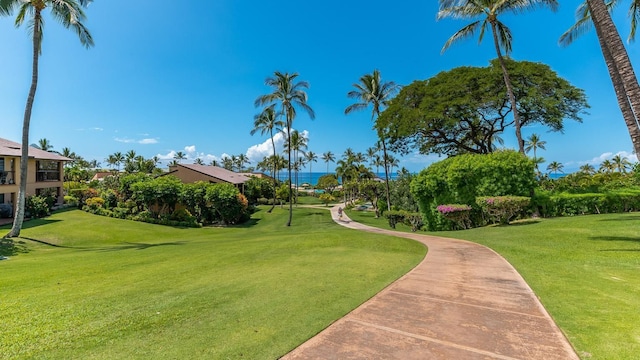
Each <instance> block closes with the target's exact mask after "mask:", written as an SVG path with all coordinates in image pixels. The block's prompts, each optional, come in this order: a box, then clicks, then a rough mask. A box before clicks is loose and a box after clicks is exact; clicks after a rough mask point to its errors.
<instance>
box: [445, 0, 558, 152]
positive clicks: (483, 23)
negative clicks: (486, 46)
mask: <svg viewBox="0 0 640 360" xmlns="http://www.w3.org/2000/svg"><path fill="white" fill-rule="evenodd" d="M537 6H548V7H549V8H550V9H551V10H552V11H555V10H556V9H557V7H558V2H557V1H556V0H527V1H516V0H475V1H472V0H466V1H461V0H440V10H439V11H438V15H437V19H438V20H440V19H443V18H447V17H453V18H458V19H475V18H477V17H479V16H482V17H484V19H483V20H476V21H473V22H472V23H471V24H468V25H467V26H465V27H463V28H462V29H460V30H458V31H457V32H456V33H455V34H453V35H452V36H451V37H450V38H449V40H447V42H446V43H445V44H444V46H443V47H442V52H444V51H446V50H447V49H448V48H449V47H450V46H451V45H452V44H453V43H455V42H456V41H459V40H462V39H466V38H468V37H471V36H473V35H474V34H475V32H476V31H477V30H480V34H479V35H478V42H482V38H483V37H484V33H485V31H486V30H487V28H490V29H491V34H492V35H493V44H494V46H495V48H496V54H497V55H498V61H499V62H500V67H501V68H502V76H503V78H504V84H505V86H506V88H507V96H508V97H509V102H510V103H511V112H512V113H513V123H514V125H515V128H516V138H517V140H518V150H519V151H520V153H522V154H523V155H524V140H523V139H522V130H521V128H522V123H521V121H520V114H519V113H518V107H517V104H516V96H515V94H514V92H513V87H512V85H511V80H510V79H509V73H508V72H507V66H506V64H505V61H504V57H503V56H502V50H504V52H505V54H506V55H509V53H510V52H511V41H512V37H511V30H509V28H508V27H507V26H506V25H505V24H504V23H502V22H501V21H499V20H498V16H499V15H502V14H504V13H506V12H511V13H514V14H518V13H521V12H524V11H526V10H531V9H533V8H535V7H537Z"/></svg>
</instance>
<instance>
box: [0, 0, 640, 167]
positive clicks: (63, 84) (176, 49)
mask: <svg viewBox="0 0 640 360" xmlns="http://www.w3.org/2000/svg"><path fill="white" fill-rule="evenodd" d="M579 3H580V1H577V0H564V1H562V3H561V6H560V9H559V10H558V11H557V12H556V13H552V12H551V11H549V10H546V9H545V10H537V11H535V12H531V13H527V14H522V15H517V16H507V17H504V18H503V19H502V21H503V22H505V23H506V24H507V25H508V26H509V27H510V28H511V30H512V33H513V37H514V42H513V52H512V53H511V57H512V58H514V59H515V60H527V61H535V62H541V63H545V64H548V65H549V66H551V68H552V69H553V70H554V71H556V72H557V73H558V75H559V76H561V77H563V78H565V79H567V80H568V81H569V82H570V83H571V84H572V85H574V86H577V87H579V88H582V89H584V90H585V92H586V94H587V97H588V101H589V103H590V105H591V109H589V110H588V112H589V113H588V114H586V115H584V117H583V118H584V122H583V123H582V124H578V123H575V122H572V121H567V123H566V131H565V132H564V134H558V133H549V132H547V130H546V129H545V128H542V127H530V128H525V129H524V130H523V133H524V136H525V137H528V136H529V135H530V134H531V133H534V132H535V133H538V134H539V135H540V136H541V138H542V140H545V141H547V146H546V148H547V149H546V151H540V153H539V154H540V156H542V157H544V158H545V159H546V160H547V161H558V162H561V163H563V164H564V166H565V172H571V171H575V170H576V169H577V168H578V167H579V166H580V165H582V164H585V163H591V164H594V165H595V166H596V167H597V165H598V164H600V163H601V162H602V160H604V159H606V158H610V157H611V156H613V155H615V154H617V153H621V154H622V155H629V156H630V158H631V159H632V160H634V159H635V156H634V155H631V151H632V146H631V141H630V138H629V135H628V132H627V130H626V127H625V125H624V121H623V120H622V116H621V114H620V110H619V108H618V106H617V102H616V99H615V94H614V92H613V88H612V85H611V81H610V79H609V76H608V73H607V69H606V67H605V64H604V61H603V58H602V54H601V52H600V48H599V46H598V42H597V39H596V37H595V33H594V32H593V31H592V32H590V33H587V34H585V35H584V36H583V37H581V38H579V39H578V40H577V41H576V42H575V43H574V44H573V45H571V46H569V47H567V48H561V47H559V46H558V44H557V40H558V38H559V36H560V35H561V34H562V33H563V32H564V31H565V30H566V29H568V28H569V27H570V26H571V25H572V24H573V23H574V12H575V9H576V7H577V6H578V4H579ZM622 3H623V4H622V6H621V7H620V8H619V9H618V10H617V11H616V12H615V13H614V20H615V21H616V24H617V25H618V28H619V30H620V33H621V34H622V36H623V38H625V39H626V36H627V34H628V19H627V17H626V10H627V9H626V6H628V4H627V2H622ZM436 12H437V1H413V0H412V1H408V0H407V1H401V2H388V1H377V0H376V1H366V2H365V1H336V0H325V1H322V2H305V1H292V0H276V1H270V2H264V1H246V0H245V1H242V0H218V1H211V2H206V3H203V2H202V1H189V0H187V1H181V2H179V6H176V2H175V1H169V0H137V1H130V0H95V2H94V3H92V4H91V5H90V6H89V8H88V9H87V10H86V15H87V21H86V22H85V25H86V26H87V27H88V28H89V30H90V31H91V33H92V35H93V37H94V40H95V47H93V48H91V49H85V48H84V47H82V46H81V44H80V42H79V41H78V39H77V37H76V35H75V34H74V33H73V32H72V31H70V30H67V29H64V28H63V27H62V26H61V25H59V24H58V23H56V22H55V20H53V19H47V22H46V25H45V34H44V43H43V49H42V56H41V58H40V82H39V86H38V93H37V95H36V100H35V106H34V111H33V116H32V121H31V132H30V140H31V141H30V142H31V143H36V142H37V140H38V139H40V138H47V139H49V141H50V142H51V143H52V144H53V146H54V149H56V150H60V149H62V148H63V147H69V148H70V149H71V150H72V151H75V152H76V153H78V154H79V155H81V156H83V157H84V158H85V159H88V160H91V159H96V160H98V161H100V162H102V164H103V166H106V162H105V161H104V159H105V158H106V157H107V156H108V155H109V154H112V153H114V152H116V151H120V152H126V151H129V150H135V151H136V153H138V154H140V155H143V156H145V157H152V156H154V155H157V156H159V157H161V158H167V159H170V158H172V156H173V154H174V153H175V152H176V151H183V152H185V153H187V154H188V155H189V160H187V161H189V162H192V161H193V160H194V159H195V157H198V156H199V157H202V158H203V159H204V160H205V161H206V162H209V161H210V160H211V159H214V158H216V159H220V158H221V157H222V156H224V155H225V154H228V155H232V154H233V155H238V154H241V153H244V154H247V155H248V156H249V157H250V158H251V159H252V161H253V163H254V164H255V162H257V161H259V160H260V159H261V158H262V157H263V156H264V155H265V154H268V153H269V152H270V143H269V142H268V141H269V140H268V139H267V138H266V137H265V136H260V135H259V134H256V135H254V136H251V135H250V134H249V132H250V131H251V129H252V126H253V116H254V115H255V114H256V113H258V112H259V109H256V108H255V107H254V100H255V99H256V98H257V97H258V96H259V95H261V94H265V93H268V92H270V89H269V88H268V87H266V86H265V85H264V80H265V78H267V77H268V76H271V75H272V74H273V72H274V71H276V70H277V71H282V72H298V73H299V74H300V77H299V78H300V79H302V80H306V81H308V82H309V83H310V89H309V90H308V95H309V105H310V106H311V107H312V108H313V109H314V110H315V112H316V119H315V120H310V119H309V118H308V117H307V116H306V115H305V114H304V113H303V112H300V113H299V116H298V118H297V119H296V120H295V125H294V128H296V129H298V130H300V131H304V132H305V133H306V134H308V137H309V150H311V151H313V152H315V153H317V154H319V155H320V154H322V153H324V152H326V151H329V150H330V151H332V152H333V153H335V154H338V155H341V154H342V153H343V152H344V150H345V149H346V148H348V147H350V148H352V149H353V150H355V151H362V152H365V151H366V149H367V148H368V147H370V146H372V145H373V144H374V143H375V141H376V134H375V132H374V131H373V130H372V123H371V116H370V115H371V114H370V112H369V111H364V112H361V113H355V114H350V115H348V116H346V115H344V109H345V107H347V106H348V105H350V104H351V102H352V100H351V99H348V98H347V96H346V94H347V92H348V91H350V90H351V89H352V84H353V83H355V82H357V80H358V79H359V77H360V76H362V75H363V74H365V73H370V72H371V71H372V70H373V69H379V70H380V71H381V74H382V77H383V79H384V80H387V81H395V82H396V83H398V84H400V85H407V84H410V83H411V82H412V81H414V80H423V79H427V78H429V77H431V76H433V75H435V74H437V73H438V72H440V71H445V70H450V69H452V68H455V67H458V66H487V65H488V63H489V61H490V60H491V59H493V58H495V50H494V49H493V45H492V43H491V41H490V40H491V39H490V37H487V38H485V39H484V40H483V42H482V43H481V44H480V45H478V41H477V38H474V39H469V40H467V41H464V42H460V43H457V44H455V45H453V47H451V48H450V49H449V50H447V52H445V53H444V54H441V53H440V50H441V48H442V45H443V44H444V43H445V41H446V40H447V39H448V38H449V37H450V36H451V35H452V34H453V33H454V32H455V31H456V30H458V29H460V28H462V27H463V26H464V25H466V24H467V23H468V22H467V21H458V20H441V21H436ZM30 45H31V43H30V40H29V36H28V33H27V30H26V28H24V27H22V28H19V29H16V28H15V27H14V26H13V18H2V19H0V48H1V53H2V54H3V56H2V57H0V99H2V100H1V105H0V119H1V120H0V121H1V123H2V127H1V128H0V137H3V138H7V139H10V140H14V141H17V142H19V141H20V138H21V131H22V130H21V129H22V117H23V111H24V104H25V100H26V96H27V92H28V88H29V85H30V80H31V60H30V59H31V48H30ZM638 46H640V45H638V44H634V43H631V44H629V45H628V51H629V55H630V57H631V60H632V61H633V62H634V66H635V67H636V71H638V68H640V63H639V62H638V61H639V59H640V53H639V51H640V48H639V47H638ZM513 132H514V131H513V129H511V130H509V131H508V132H507V133H505V134H504V136H503V138H504V139H505V145H506V147H510V148H514V147H516V143H515V136H514V134H513ZM437 160H438V157H437V156H433V155H432V156H424V155H420V154H411V155H407V156H402V157H401V161H400V165H401V166H404V167H406V168H407V169H409V170H410V171H414V172H416V171H420V170H421V169H423V168H425V167H426V166H428V165H429V164H430V163H432V162H433V161H437ZM330 166H331V167H333V166H334V164H331V165H330ZM544 166H546V165H544ZM313 167H314V169H318V170H317V171H324V170H325V169H326V165H325V164H324V163H323V162H322V161H319V162H318V163H314V164H313Z"/></svg>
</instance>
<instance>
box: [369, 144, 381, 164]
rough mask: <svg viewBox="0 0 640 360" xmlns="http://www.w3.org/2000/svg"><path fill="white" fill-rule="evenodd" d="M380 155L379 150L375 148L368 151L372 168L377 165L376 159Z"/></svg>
mask: <svg viewBox="0 0 640 360" xmlns="http://www.w3.org/2000/svg"><path fill="white" fill-rule="evenodd" d="M377 153H378V149H377V148H375V147H370V148H368V149H367V158H369V165H370V166H374V165H375V159H376V155H377Z"/></svg>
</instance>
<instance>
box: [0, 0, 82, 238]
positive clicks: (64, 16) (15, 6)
mask: <svg viewBox="0 0 640 360" xmlns="http://www.w3.org/2000/svg"><path fill="white" fill-rule="evenodd" d="M90 2H91V0H0V15H2V16H7V15H12V14H13V13H14V12H17V16H16V20H15V25H16V27H19V26H21V25H22V24H23V23H24V21H25V20H27V21H28V27H29V31H30V32H31V41H32V45H33V53H32V58H31V60H32V68H31V87H30V88H29V95H28V96H27V103H26V106H25V110H24V118H23V122H22V153H21V158H20V179H21V180H20V187H19V190H18V201H17V209H16V211H15V218H14V221H13V226H12V227H11V230H10V231H9V233H8V234H7V235H6V237H15V236H19V235H20V230H21V228H22V223H23V221H24V211H25V194H26V192H27V181H26V179H27V166H28V159H29V147H28V144H29V126H30V123H31V111H32V109H33V102H34V100H35V96H36V90H37V88H38V60H39V58H40V55H41V53H42V38H43V32H44V17H43V12H44V11H45V10H47V9H49V11H50V12H51V17H52V18H53V19H55V20H56V21H58V22H60V23H61V24H62V26H64V27H65V28H71V29H72V30H73V31H74V32H75V33H76V34H77V35H78V38H79V39H80V42H81V43H82V45H84V46H85V47H91V46H93V38H92V37H91V34H90V33H89V31H88V30H87V28H85V26H84V25H83V23H82V21H84V20H85V14H84V11H83V7H86V6H87V5H88V4H89V3H90Z"/></svg>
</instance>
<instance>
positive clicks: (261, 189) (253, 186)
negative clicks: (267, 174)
mask: <svg viewBox="0 0 640 360" xmlns="http://www.w3.org/2000/svg"><path fill="white" fill-rule="evenodd" d="M273 191H274V189H273V181H271V180H269V179H263V178H259V177H252V178H251V179H250V180H249V181H247V182H246V183H244V196H246V197H247V200H248V201H249V203H250V204H257V203H258V199H260V198H267V199H272V198H273Z"/></svg>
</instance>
